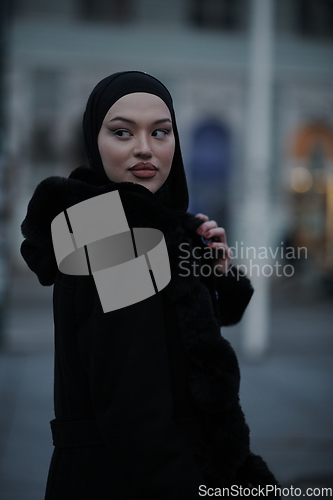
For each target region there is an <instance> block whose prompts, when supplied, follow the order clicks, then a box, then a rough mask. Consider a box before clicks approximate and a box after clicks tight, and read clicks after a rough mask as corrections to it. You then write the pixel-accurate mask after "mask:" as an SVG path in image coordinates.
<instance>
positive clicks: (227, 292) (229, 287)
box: [214, 266, 254, 326]
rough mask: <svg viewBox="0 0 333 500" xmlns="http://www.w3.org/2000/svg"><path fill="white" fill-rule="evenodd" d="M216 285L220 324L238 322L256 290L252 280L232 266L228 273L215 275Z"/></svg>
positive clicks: (225, 324)
mask: <svg viewBox="0 0 333 500" xmlns="http://www.w3.org/2000/svg"><path fill="white" fill-rule="evenodd" d="M214 285H215V286H214V288H215V296H216V301H217V310H218V319H219V324H220V326H229V325H234V324H236V323H238V322H239V321H240V320H241V319H242V316H243V314H244V312H245V309H246V308H247V306H248V304H249V302H250V300H251V297H252V295H253V292H254V290H253V287H252V285H251V282H250V280H249V279H248V278H247V277H246V276H245V275H242V274H240V273H239V272H238V268H237V266H232V267H231V268H230V269H229V271H228V273H227V274H226V275H221V276H215V279H214Z"/></svg>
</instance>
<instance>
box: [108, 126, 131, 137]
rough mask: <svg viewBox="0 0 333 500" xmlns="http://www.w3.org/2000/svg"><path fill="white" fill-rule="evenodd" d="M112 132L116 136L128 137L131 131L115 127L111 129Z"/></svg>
mask: <svg viewBox="0 0 333 500" xmlns="http://www.w3.org/2000/svg"><path fill="white" fill-rule="evenodd" d="M112 132H113V134H114V135H116V136H117V137H130V135H131V132H130V131H129V130H124V129H120V128H119V129H117V130H112Z"/></svg>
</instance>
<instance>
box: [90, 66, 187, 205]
mask: <svg viewBox="0 0 333 500" xmlns="http://www.w3.org/2000/svg"><path fill="white" fill-rule="evenodd" d="M135 92H147V93H148V94H154V95H156V96H158V97H160V98H161V99H162V100H163V101H164V102H165V104H166V105H167V106H168V108H169V111H170V114H171V118H172V124H173V132H174V136H175V153H174V157H173V161H172V165H171V170H170V173H169V175H168V178H167V180H166V181H165V183H164V184H163V186H162V187H161V188H160V189H159V190H158V191H157V192H156V193H155V195H156V196H157V197H158V198H159V199H160V200H161V202H162V203H163V204H164V205H165V206H166V207H167V208H169V209H171V211H172V212H175V213H177V214H184V213H185V212H186V211H187V208H188V190H187V183H186V177H185V170H184V164H183V159H182V154H181V150H180V143H179V135H178V130H177V125H176V118H175V112H174V109H173V102H172V97H171V95H170V93H169V91H168V89H167V88H166V87H165V86H164V85H163V83H161V82H160V81H159V80H157V78H155V77H153V76H151V75H148V74H147V73H143V72H141V71H123V72H120V73H114V74H113V75H110V76H108V77H106V78H104V79H103V80H101V81H100V82H99V83H98V84H97V85H96V87H95V88H94V89H93V91H92V93H91V94H90V97H89V99H88V102H87V106H86V110H85V113H84V117H83V133H84V141H85V147H86V152H87V156H88V159H89V164H90V168H92V169H93V170H95V171H97V172H98V173H99V174H100V175H101V176H102V178H103V179H104V180H105V183H110V182H111V181H110V179H109V178H108V177H107V175H106V173H105V170H104V167H103V163H102V160H101V157H100V154H99V150H98V144H97V137H98V134H99V131H100V128H101V126H102V123H103V120H104V117H105V115H106V113H107V112H108V111H109V109H110V107H111V106H112V105H113V104H114V103H115V102H116V101H117V100H118V99H120V98H121V97H123V96H124V95H127V94H133V93H135Z"/></svg>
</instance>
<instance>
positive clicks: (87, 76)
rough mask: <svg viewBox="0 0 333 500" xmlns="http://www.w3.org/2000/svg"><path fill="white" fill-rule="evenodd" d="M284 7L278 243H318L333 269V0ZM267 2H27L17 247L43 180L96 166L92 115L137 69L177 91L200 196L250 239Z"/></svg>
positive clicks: (13, 44) (18, 73)
mask: <svg viewBox="0 0 333 500" xmlns="http://www.w3.org/2000/svg"><path fill="white" fill-rule="evenodd" d="M267 1H268V2H272V7H273V12H274V15H273V17H274V18H273V21H274V22H273V23H272V27H271V28H270V29H272V30H273V33H272V36H273V40H274V43H273V51H272V61H271V62H272V68H273V69H272V82H271V85H272V89H271V91H272V96H273V97H272V99H273V100H272V110H273V111H272V113H271V127H270V129H271V132H270V135H271V137H270V161H269V165H268V185H267V189H268V199H269V203H270V214H271V216H270V235H271V236H270V238H271V244H272V245H273V246H274V245H277V244H280V242H281V241H288V242H290V243H291V244H292V245H296V246H298V245H299V246H303V245H305V246H307V248H308V249H309V254H310V255H311V257H312V262H313V266H314V268H315V269H316V272H318V273H323V274H324V275H327V274H330V273H333V2H331V1H329V0H267ZM254 2H255V0H169V1H168V2H165V1H161V0H135V1H134V0H58V1H57V2H49V1H48V0H15V1H13V2H12V3H11V13H10V18H11V20H10V29H9V42H8V47H7V72H6V86H7V95H8V99H7V102H6V112H7V116H8V130H7V137H8V140H7V152H8V158H9V162H8V172H9V180H10V182H9V186H10V191H11V197H10V198H11V200H12V203H11V207H10V213H11V224H10V228H11V229H10V241H11V243H10V245H11V252H10V253H11V256H12V263H13V265H14V267H16V268H18V267H20V266H24V263H23V262H22V260H21V258H20V255H19V246H20V242H21V240H22V237H21V235H20V230H19V226H20V223H21V221H22V220H23V218H24V216H25V212H26V207H27V203H28V201H29V199H30V197H31V195H32V193H33V190H34V189H35V187H36V185H37V184H38V182H40V181H41V180H42V179H44V178H46V177H48V176H50V175H68V173H69V172H70V171H71V170H72V169H73V168H75V167H76V166H78V165H80V164H83V163H86V160H85V157H84V150H83V146H82V139H81V119H82V114H83V110H84V106H85V103H86V101H87V98H88V95H89V93H90V91H91V90H92V88H93V87H94V85H95V84H96V83H97V82H98V81H99V80H100V79H101V78H103V77H104V76H107V75H108V74H111V73H113V72H116V71H122V70H128V69H137V70H142V71H146V72H148V73H151V74H153V75H155V76H156V77H158V78H160V79H161V80H162V81H163V82H164V83H165V84H166V85H167V86H168V88H169V89H170V91H171V93H172V95H173V97H174V101H175V109H176V115H177V119H178V124H179V131H180V137H181V142H182V149H183V155H184V159H185V164H186V170H187V176H188V181H189V186H190V193H191V194H192V201H191V207H190V209H191V210H192V211H195V212H196V211H200V212H203V213H207V214H209V215H210V216H211V217H212V218H216V219H217V220H218V221H219V222H220V223H221V224H222V225H224V226H225V227H226V228H227V230H228V232H229V243H230V244H231V245H234V244H235V242H236V241H240V240H241V239H242V235H241V227H242V225H241V223H240V219H241V217H242V207H243V200H244V195H245V190H246V189H248V185H247V184H246V183H244V178H246V176H244V174H245V173H246V169H248V168H250V166H248V165H247V161H246V156H245V149H246V148H245V144H246V137H247V136H248V134H249V127H252V126H256V124H255V123H253V122H252V124H249V121H248V120H247V108H248V103H247V101H248V83H249V74H250V69H251V68H250V65H251V64H252V63H251V57H250V56H251V54H250V48H249V47H250V44H249V37H250V31H251V29H250V28H251V26H250V20H251V12H252V9H253V4H254Z"/></svg>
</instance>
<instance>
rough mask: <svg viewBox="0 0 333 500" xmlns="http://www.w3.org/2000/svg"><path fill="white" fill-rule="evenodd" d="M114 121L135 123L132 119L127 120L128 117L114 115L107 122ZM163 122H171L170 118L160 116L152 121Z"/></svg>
mask: <svg viewBox="0 0 333 500" xmlns="http://www.w3.org/2000/svg"><path fill="white" fill-rule="evenodd" d="M115 121H122V122H127V123H132V124H134V125H135V123H136V122H135V121H133V120H129V119H128V118H123V117H122V116H115V118H111V120H109V122H115ZM164 122H169V123H172V122H171V120H170V118H161V119H160V120H156V121H155V122H154V125H157V124H159V123H164Z"/></svg>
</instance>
